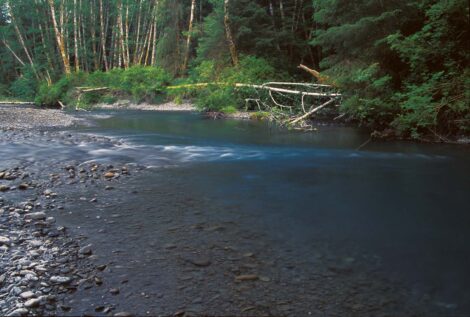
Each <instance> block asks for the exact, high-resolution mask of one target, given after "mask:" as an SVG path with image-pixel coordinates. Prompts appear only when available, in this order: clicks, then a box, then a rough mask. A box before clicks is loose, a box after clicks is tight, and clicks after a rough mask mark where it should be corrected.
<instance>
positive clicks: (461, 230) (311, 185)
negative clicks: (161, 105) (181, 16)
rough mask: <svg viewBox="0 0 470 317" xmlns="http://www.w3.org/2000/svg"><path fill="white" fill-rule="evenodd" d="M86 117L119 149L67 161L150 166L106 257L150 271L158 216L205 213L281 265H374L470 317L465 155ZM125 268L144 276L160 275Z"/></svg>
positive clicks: (199, 124) (89, 150) (225, 126)
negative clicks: (247, 236)
mask: <svg viewBox="0 0 470 317" xmlns="http://www.w3.org/2000/svg"><path fill="white" fill-rule="evenodd" d="M87 116H88V117H90V116H91V117H92V118H93V119H94V120H96V123H97V125H96V126H94V127H91V128H90V127H88V128H81V129H79V132H80V133H92V134H98V135H103V136H111V137H113V138H115V139H117V140H119V141H120V144H119V145H117V146H113V147H109V148H96V147H93V146H91V145H84V146H83V148H78V149H74V150H71V151H72V152H71V154H70V155H72V154H73V156H74V158H75V159H79V158H82V159H87V160H97V161H104V162H106V161H115V160H119V161H122V162H126V163H128V162H133V163H137V164H141V165H145V166H149V167H151V168H150V169H148V172H146V173H145V175H143V176H139V179H138V180H134V181H131V182H130V183H129V184H127V186H129V187H130V188H133V189H136V192H137V193H138V194H136V195H133V196H132V197H128V198H126V199H122V200H121V202H120V207H119V208H118V211H119V210H132V219H131V218H130V217H126V216H125V217H123V218H119V217H116V219H114V221H113V225H114V226H117V227H115V228H118V227H119V229H116V230H117V231H118V233H116V231H113V233H112V234H113V235H114V239H111V240H112V241H111V242H107V243H105V244H104V247H103V249H106V248H112V247H113V243H115V244H118V245H119V246H120V247H121V248H124V249H126V248H127V249H129V250H128V256H129V257H130V258H132V259H134V260H135V261H137V263H139V261H141V262H142V261H143V262H145V260H146V259H148V257H149V256H150V255H149V254H151V251H148V250H147V249H146V245H147V244H146V243H148V241H150V240H151V241H153V240H152V239H155V241H156V242H157V241H160V240H161V239H166V237H165V235H164V234H163V233H161V232H160V233H157V232H155V228H156V226H157V223H159V222H161V219H159V218H158V217H157V218H155V215H154V212H155V211H154V210H156V209H158V208H166V209H167V210H168V211H171V214H172V215H174V219H173V223H174V224H175V222H176V225H180V224H183V223H185V221H186V220H187V219H186V218H185V217H187V215H185V214H183V210H187V209H190V210H199V211H201V212H205V213H206V214H205V217H206V218H205V221H212V222H217V221H218V222H222V221H225V222H230V221H233V222H236V223H237V224H238V225H239V226H240V228H241V229H240V228H239V230H241V231H240V232H241V233H240V234H243V232H244V230H248V231H250V232H257V233H259V234H260V235H261V238H254V239H255V240H256V239H261V240H263V239H264V240H263V241H267V242H269V243H268V248H272V252H273V254H276V252H278V251H279V252H278V253H279V254H284V253H282V252H284V251H286V250H287V251H288V252H289V254H290V255H289V256H290V257H293V258H299V259H302V258H303V259H304V260H305V261H307V262H308V260H309V259H310V257H314V255H315V252H317V251H318V252H320V251H319V250H316V248H318V246H319V245H321V246H322V247H321V252H325V249H327V250H328V255H327V256H330V255H331V254H333V255H334V256H335V257H338V258H347V257H354V258H355V259H356V261H357V260H358V259H360V258H364V259H368V260H367V261H369V262H374V263H375V265H376V266H374V268H377V267H378V268H379V270H380V272H381V274H382V275H383V276H386V277H387V278H389V279H390V280H391V281H394V282H398V283H400V284H401V285H404V287H406V288H407V289H408V290H410V292H411V293H413V294H418V295H417V296H424V295H423V294H425V295H426V296H430V297H431V298H432V302H433V303H434V304H435V305H436V307H437V306H439V307H445V308H448V309H450V310H449V312H451V313H453V312H457V311H458V312H467V313H469V312H470V305H469V303H470V286H469V285H470V270H469V268H470V208H469V205H470V204H469V203H470V195H469V194H470V192H469V191H470V164H469V163H470V151H469V148H468V147H464V146H450V145H426V144H415V143H408V142H370V143H368V144H367V145H366V146H364V147H362V148H361V149H360V150H358V148H359V147H360V146H361V145H362V144H363V143H364V142H365V141H367V140H368V135H367V133H364V132H361V131H360V130H357V129H352V128H347V127H319V128H318V131H317V132H314V133H301V132H293V131H286V130H282V129H279V128H277V127H275V126H273V125H271V124H269V123H265V122H253V121H235V120H210V119H204V118H202V117H200V116H199V115H197V114H190V113H172V112H168V113H155V112H100V113H94V114H92V115H87ZM50 146H53V145H50ZM19 147H21V146H19ZM56 150H57V151H58V153H62V152H61V150H60V149H56ZM15 151H16V152H17V153H21V150H19V149H18V148H16V149H15ZM63 151H64V153H63V155H64V156H67V153H66V152H67V150H63ZM26 152H27V153H32V152H31V149H29V152H28V151H26ZM26 152H25V153H24V154H25V155H27V153H26ZM12 153H13V152H12ZM38 153H39V154H38ZM43 154H44V153H43ZM36 155H41V154H40V151H38V152H36ZM158 206H159V207H158ZM152 208H153V209H152ZM155 208H156V209H155ZM77 217H78V216H77ZM71 221H72V223H73V220H71ZM80 221H84V219H81V220H80V219H79V218H77V219H76V220H75V223H74V224H75V225H78V222H80ZM168 221H172V220H168ZM90 226H91V224H90ZM157 236H158V239H160V240H158V239H157ZM103 237H104V236H103ZM130 237H132V239H131V240H129V239H130ZM97 239H99V238H97ZM244 243H245V242H244ZM135 246H137V247H135ZM147 251H148V252H147ZM270 252H271V251H270ZM110 256H116V260H117V259H118V256H117V255H112V254H111V253H110ZM283 258H285V257H283V256H280V259H281V260H280V261H282V259H283ZM359 261H360V260H359ZM364 261H365V260H364ZM131 262H132V261H131ZM369 262H367V263H369ZM129 265H130V267H129V268H130V269H131V270H134V273H135V274H136V275H138V274H139V273H142V274H144V275H145V276H148V274H150V273H149V272H153V271H155V267H153V266H150V267H148V266H139V265H134V266H132V264H129ZM307 265H308V264H307ZM303 278H304V279H308V277H307V276H303ZM144 282H145V281H143V280H142V281H140V283H141V285H140V287H141V288H142V287H144V286H143V285H146V284H145V283H144ZM136 283H137V284H138V283H139V282H136ZM135 287H136V288H138V287H139V286H138V285H136V286H135ZM165 287H169V286H168V285H166V286H165Z"/></svg>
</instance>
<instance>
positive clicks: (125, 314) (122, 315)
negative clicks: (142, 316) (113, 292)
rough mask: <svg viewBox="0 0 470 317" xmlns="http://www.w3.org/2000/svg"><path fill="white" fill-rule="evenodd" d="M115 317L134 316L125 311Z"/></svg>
mask: <svg viewBox="0 0 470 317" xmlns="http://www.w3.org/2000/svg"><path fill="white" fill-rule="evenodd" d="M114 317H132V314H131V313H128V312H124V311H123V312H119V313H116V314H114Z"/></svg>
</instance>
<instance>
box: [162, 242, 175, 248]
mask: <svg viewBox="0 0 470 317" xmlns="http://www.w3.org/2000/svg"><path fill="white" fill-rule="evenodd" d="M163 247H164V248H165V249H168V250H171V249H176V248H177V246H176V244H173V243H167V244H165V245H164V246H163Z"/></svg>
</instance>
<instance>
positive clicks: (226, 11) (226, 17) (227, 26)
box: [224, 0, 238, 66]
mask: <svg viewBox="0 0 470 317" xmlns="http://www.w3.org/2000/svg"><path fill="white" fill-rule="evenodd" d="M229 2H230V1H229V0H224V25H225V35H226V36H227V42H228V47H229V49H230V55H231V56H232V62H233V65H235V66H237V65H238V53H237V47H236V46H235V41H234V40H233V34H232V30H231V28H230V14H229V5H230V3H229Z"/></svg>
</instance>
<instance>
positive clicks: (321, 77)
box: [298, 64, 336, 87]
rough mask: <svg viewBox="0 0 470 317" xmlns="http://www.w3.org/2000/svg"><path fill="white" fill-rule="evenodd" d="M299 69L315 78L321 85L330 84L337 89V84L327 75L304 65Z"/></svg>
mask: <svg viewBox="0 0 470 317" xmlns="http://www.w3.org/2000/svg"><path fill="white" fill-rule="evenodd" d="M298 68H300V69H302V70H304V71H306V72H307V73H309V74H310V75H312V76H313V77H315V78H316V79H317V80H318V82H319V83H320V84H328V85H330V86H333V87H336V84H335V83H334V82H333V81H332V80H331V79H330V77H328V76H326V75H322V74H321V73H320V72H319V71H316V70H315V69H312V68H309V67H307V66H305V65H303V64H300V65H299V66H298Z"/></svg>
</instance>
